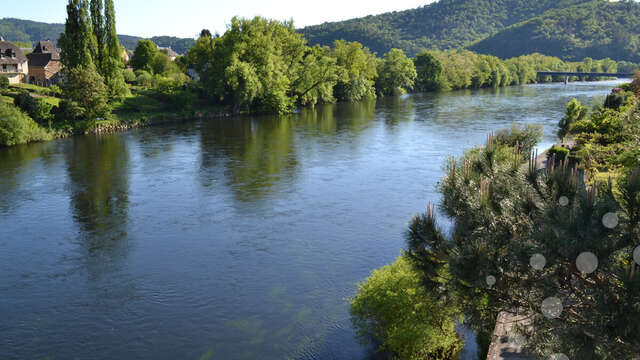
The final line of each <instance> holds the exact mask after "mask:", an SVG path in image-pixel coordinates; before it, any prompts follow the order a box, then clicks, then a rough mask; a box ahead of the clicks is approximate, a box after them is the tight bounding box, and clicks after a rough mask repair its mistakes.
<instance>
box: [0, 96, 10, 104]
mask: <svg viewBox="0 0 640 360" xmlns="http://www.w3.org/2000/svg"><path fill="white" fill-rule="evenodd" d="M0 103H5V104H13V98H11V97H8V96H2V95H0Z"/></svg>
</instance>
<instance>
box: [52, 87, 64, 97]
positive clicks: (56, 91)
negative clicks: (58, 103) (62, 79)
mask: <svg viewBox="0 0 640 360" xmlns="http://www.w3.org/2000/svg"><path fill="white" fill-rule="evenodd" d="M49 93H50V94H51V95H54V96H60V95H61V94H62V89H61V88H60V87H59V86H58V85H51V86H49Z"/></svg>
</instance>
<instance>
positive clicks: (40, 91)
mask: <svg viewBox="0 0 640 360" xmlns="http://www.w3.org/2000/svg"><path fill="white" fill-rule="evenodd" d="M11 87H14V88H19V89H24V90H27V91H29V92H32V93H37V94H41V95H53V93H54V91H52V90H51V89H50V88H46V87H42V86H37V85H33V84H12V85H11Z"/></svg>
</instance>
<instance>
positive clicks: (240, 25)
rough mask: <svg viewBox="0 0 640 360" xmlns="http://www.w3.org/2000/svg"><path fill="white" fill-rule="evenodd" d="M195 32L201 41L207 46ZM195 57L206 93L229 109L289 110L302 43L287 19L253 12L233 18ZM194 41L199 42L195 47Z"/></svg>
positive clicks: (284, 111) (294, 99) (301, 58)
mask: <svg viewBox="0 0 640 360" xmlns="http://www.w3.org/2000/svg"><path fill="white" fill-rule="evenodd" d="M206 35H207V34H205V37H201V39H200V40H199V41H200V45H201V46H204V47H206V46H211V45H213V44H212V43H211V42H209V45H208V44H207V39H208V37H207V36H206ZM214 42H215V45H214V46H213V48H212V49H211V50H210V51H208V52H207V56H208V58H207V59H200V60H199V61H200V63H202V64H203V66H204V67H206V69H205V71H203V72H201V73H200V77H201V82H202V84H203V86H204V88H205V89H206V90H207V92H208V93H209V94H210V95H211V96H212V97H213V98H215V99H218V100H219V101H221V102H222V103H224V104H228V105H231V106H233V109H234V111H235V112H238V111H241V110H252V111H260V112H268V113H279V114H281V113H287V112H290V111H291V109H292V107H293V105H294V104H295V102H296V94H295V88H294V86H293V84H294V82H295V81H296V79H298V78H300V71H301V68H302V67H303V65H302V64H303V60H304V55H305V53H306V52H307V49H308V47H307V46H306V44H305V40H304V39H303V38H302V36H300V35H299V34H297V33H296V31H295V29H294V27H293V23H292V22H282V23H281V22H278V21H274V20H267V19H264V18H260V17H256V18H254V19H252V20H247V19H239V18H233V19H232V20H231V25H230V26H229V29H228V30H227V32H226V33H225V34H224V36H222V37H221V38H220V39H216V40H214ZM200 45H199V46H200Z"/></svg>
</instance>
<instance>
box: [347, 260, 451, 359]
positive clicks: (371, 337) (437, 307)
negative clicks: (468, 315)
mask: <svg viewBox="0 0 640 360" xmlns="http://www.w3.org/2000/svg"><path fill="white" fill-rule="evenodd" d="M420 275H421V274H420V273H419V272H418V271H416V270H415V269H414V268H413V266H412V265H411V263H410V261H409V260H408V259H407V258H406V257H405V256H400V257H399V258H398V259H397V260H396V261H395V262H394V263H393V264H391V265H387V266H385V267H383V268H381V269H378V270H374V271H373V274H371V276H370V277H368V278H367V279H366V280H365V281H364V282H363V283H361V284H358V291H357V293H356V295H355V296H354V297H353V298H351V309H350V313H351V319H352V323H353V325H354V327H355V329H356V331H357V334H358V335H357V336H358V338H359V340H360V341H361V342H363V343H365V344H367V343H369V342H371V341H374V342H376V343H378V344H382V345H381V347H380V350H382V351H386V352H389V353H392V354H394V355H395V357H396V358H397V359H400V360H413V359H415V360H418V359H433V360H450V359H454V358H455V356H456V355H457V352H458V351H459V350H460V349H461V347H462V346H461V341H460V339H459V338H458V335H457V334H456V331H455V322H454V319H455V318H456V317H457V316H458V315H459V314H458V312H457V308H456V306H454V304H450V305H449V306H442V304H441V303H440V302H439V301H438V299H437V298H436V296H435V295H434V294H433V293H431V292H430V291H429V289H428V288H426V287H425V286H424V284H423V283H422V281H421V277H420Z"/></svg>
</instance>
